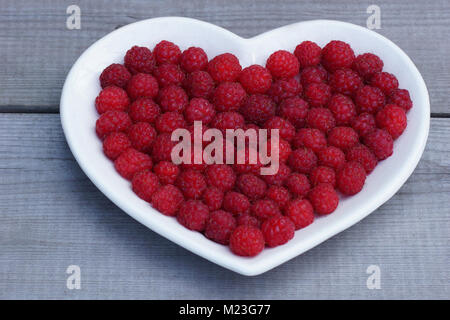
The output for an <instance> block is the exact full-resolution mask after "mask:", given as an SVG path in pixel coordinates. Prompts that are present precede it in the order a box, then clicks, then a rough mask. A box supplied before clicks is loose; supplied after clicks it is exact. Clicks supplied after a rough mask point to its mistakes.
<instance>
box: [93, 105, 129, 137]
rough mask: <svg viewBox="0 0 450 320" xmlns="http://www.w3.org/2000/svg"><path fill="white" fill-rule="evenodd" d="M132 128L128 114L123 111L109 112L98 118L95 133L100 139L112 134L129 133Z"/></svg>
mask: <svg viewBox="0 0 450 320" xmlns="http://www.w3.org/2000/svg"><path fill="white" fill-rule="evenodd" d="M130 126H131V119H130V117H129V116H128V113H126V112H123V111H116V110H113V111H108V112H105V113H104V114H102V115H101V116H100V118H98V120H97V122H96V123H95V131H96V132H97V136H98V137H99V138H100V139H103V138H105V137H106V136H107V135H108V134H110V133H112V132H127V131H128V129H129V128H130Z"/></svg>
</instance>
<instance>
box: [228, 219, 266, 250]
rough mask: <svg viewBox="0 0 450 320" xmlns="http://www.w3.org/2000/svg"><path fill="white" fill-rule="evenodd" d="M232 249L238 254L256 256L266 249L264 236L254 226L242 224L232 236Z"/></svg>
mask: <svg viewBox="0 0 450 320" xmlns="http://www.w3.org/2000/svg"><path fill="white" fill-rule="evenodd" d="M230 249H231V251H232V252H233V253H234V254H237V255H238V256H244V257H254V256H256V255H257V254H258V253H260V252H261V251H262V250H263V249H264V236H263V234H262V232H261V230H259V229H258V228H256V227H254V226H246V225H240V226H238V227H237V228H236V229H234V231H233V233H232V234H231V236H230Z"/></svg>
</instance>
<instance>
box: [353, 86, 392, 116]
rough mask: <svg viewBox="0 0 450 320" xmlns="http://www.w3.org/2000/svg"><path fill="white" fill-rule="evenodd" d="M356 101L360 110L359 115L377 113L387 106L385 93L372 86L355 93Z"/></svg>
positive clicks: (364, 87)
mask: <svg viewBox="0 0 450 320" xmlns="http://www.w3.org/2000/svg"><path fill="white" fill-rule="evenodd" d="M354 100H355V103H356V106H357V107H358V109H359V110H358V112H359V113H362V112H368V113H372V114H373V113H377V112H378V110H380V109H381V108H383V106H384V104H385V97H384V94H383V92H382V91H381V90H380V89H378V88H376V87H371V86H363V87H361V88H359V89H358V90H357V91H356V93H355V99H354Z"/></svg>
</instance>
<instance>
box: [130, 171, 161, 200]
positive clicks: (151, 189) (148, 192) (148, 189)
mask: <svg viewBox="0 0 450 320" xmlns="http://www.w3.org/2000/svg"><path fill="white" fill-rule="evenodd" d="M131 187H132V189H133V191H134V193H136V194H137V196H138V197H139V198H141V199H143V200H145V201H147V202H150V201H151V199H152V195H153V194H154V193H155V192H156V190H158V188H159V181H158V177H157V176H156V175H155V174H154V173H153V172H151V171H149V170H143V171H139V172H138V173H136V174H135V175H134V176H133V180H132V181H131Z"/></svg>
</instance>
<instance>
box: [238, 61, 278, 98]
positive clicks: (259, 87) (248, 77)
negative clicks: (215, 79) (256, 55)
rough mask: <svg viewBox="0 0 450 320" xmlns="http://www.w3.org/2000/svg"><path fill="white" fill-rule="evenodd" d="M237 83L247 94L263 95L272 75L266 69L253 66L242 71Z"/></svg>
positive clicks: (268, 86) (270, 82) (267, 88)
mask: <svg viewBox="0 0 450 320" xmlns="http://www.w3.org/2000/svg"><path fill="white" fill-rule="evenodd" d="M239 82H240V83H241V84H242V86H243V87H244V89H245V91H247V92H248V93H249V94H254V93H264V92H266V91H267V90H269V88H270V85H271V84H272V75H271V74H270V72H269V70H267V69H266V68H264V67H262V66H260V65H257V64H254V65H251V66H249V67H247V68H244V69H243V70H242V72H241V75H240V76H239Z"/></svg>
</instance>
